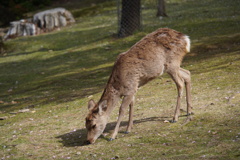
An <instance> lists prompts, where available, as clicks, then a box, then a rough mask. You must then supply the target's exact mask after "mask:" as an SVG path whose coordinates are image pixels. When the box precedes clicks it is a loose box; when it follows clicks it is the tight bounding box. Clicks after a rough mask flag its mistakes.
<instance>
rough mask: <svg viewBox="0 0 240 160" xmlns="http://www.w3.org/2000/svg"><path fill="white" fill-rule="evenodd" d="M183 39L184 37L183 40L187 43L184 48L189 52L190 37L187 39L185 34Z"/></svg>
mask: <svg viewBox="0 0 240 160" xmlns="http://www.w3.org/2000/svg"><path fill="white" fill-rule="evenodd" d="M184 39H185V41H186V43H187V45H186V50H187V52H190V45H191V41H190V39H189V37H188V36H185V37H184Z"/></svg>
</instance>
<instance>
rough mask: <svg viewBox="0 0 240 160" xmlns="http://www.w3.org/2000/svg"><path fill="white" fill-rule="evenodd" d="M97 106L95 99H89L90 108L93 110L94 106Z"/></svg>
mask: <svg viewBox="0 0 240 160" xmlns="http://www.w3.org/2000/svg"><path fill="white" fill-rule="evenodd" d="M95 106H96V103H95V102H94V100H92V99H91V100H90V101H88V110H92V109H93V108H94V107H95Z"/></svg>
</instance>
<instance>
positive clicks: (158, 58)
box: [86, 28, 192, 144]
mask: <svg viewBox="0 0 240 160" xmlns="http://www.w3.org/2000/svg"><path fill="white" fill-rule="evenodd" d="M189 51H190V39H189V38H188V36H186V35H184V34H182V33H180V32H177V31H175V30H172V29H168V28H163V29H158V30H156V31H155V32H153V33H150V34H148V35H147V36H145V37H144V38H143V39H141V40H140V41H139V42H137V43H136V44H135V45H133V46H132V47H131V48H130V49H129V50H128V51H127V52H124V53H121V54H120V55H119V56H118V58H117V61H116V62H115V64H114V67H113V70H112V73H111V76H110V78H109V80H108V83H107V85H106V87H105V90H104V92H103V94H102V96H101V98H100V100H99V101H98V103H95V102H94V101H93V100H90V101H89V102H88V109H89V114H88V116H87V117H86V128H87V143H88V144H91V143H94V142H95V140H96V139H97V138H98V137H99V136H100V135H101V134H102V133H103V131H104V129H105V127H106V124H107V121H108V118H109V116H110V114H111V112H112V110H113V109H114V107H115V105H116V103H117V102H118V101H119V100H120V98H121V97H122V104H121V106H120V111H119V117H118V120H117V124H116V126H115V129H114V132H113V133H112V135H111V138H110V139H109V140H113V139H115V138H116V135H117V133H118V130H119V126H120V123H121V121H122V118H123V116H124V113H125V111H126V109H127V107H128V106H129V107H130V109H129V122H128V126H127V131H126V133H128V132H130V131H131V128H132V126H133V104H134V95H135V94H136V92H137V90H138V88H139V87H141V86H143V85H144V84H146V83H147V82H149V81H150V80H153V79H154V78H156V77H158V76H159V75H162V74H163V73H164V72H167V73H168V74H169V75H170V76H171V77H172V79H173V80H174V82H175V83H176V86H177V90H178V97H177V105H176V109H175V114H174V117H173V120H172V122H177V121H178V116H179V114H180V101H181V97H182V93H183V89H184V85H185V86H186V97H187V98H186V100H187V115H190V114H191V113H192V112H191V93H190V88H191V77H190V72H189V71H188V70H185V69H182V68H180V65H181V62H182V59H183V57H184V56H185V55H186V53H187V52H189Z"/></svg>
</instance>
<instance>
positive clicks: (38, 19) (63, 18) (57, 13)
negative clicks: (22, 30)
mask: <svg viewBox="0 0 240 160" xmlns="http://www.w3.org/2000/svg"><path fill="white" fill-rule="evenodd" d="M33 22H34V24H36V25H37V27H39V28H41V29H42V30H44V31H52V30H53V29H55V28H59V27H64V26H66V25H67V24H70V23H74V22H75V20H74V18H73V16H72V14H71V13H70V12H69V11H68V10H66V9H65V8H54V9H50V10H46V11H42V12H39V13H37V14H35V15H34V16H33Z"/></svg>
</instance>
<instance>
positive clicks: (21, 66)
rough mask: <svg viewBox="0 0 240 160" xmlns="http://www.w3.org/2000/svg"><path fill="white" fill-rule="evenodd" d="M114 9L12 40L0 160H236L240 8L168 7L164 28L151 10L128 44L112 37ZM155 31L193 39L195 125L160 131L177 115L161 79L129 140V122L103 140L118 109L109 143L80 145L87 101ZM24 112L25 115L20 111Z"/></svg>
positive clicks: (169, 87) (140, 104) (0, 71)
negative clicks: (165, 29) (122, 55)
mask: <svg viewBox="0 0 240 160" xmlns="http://www.w3.org/2000/svg"><path fill="white" fill-rule="evenodd" d="M104 4H106V5H104ZM113 5H115V4H114V3H111V2H109V3H106V2H105V3H103V4H102V6H105V8H104V9H101V12H99V14H97V13H93V14H92V13H91V14H85V15H86V16H84V17H78V18H77V23H76V24H74V25H72V26H69V27H66V28H64V29H61V30H60V31H55V32H52V33H49V34H44V35H40V36H34V37H21V38H17V39H14V40H10V41H7V42H6V45H7V48H8V52H7V54H5V55H1V57H0V91H1V92H0V109H1V110H0V117H5V118H7V119H5V120H1V121H0V130H1V136H0V157H1V158H2V159H239V157H240V150H239V148H240V143H239V141H240V126H239V124H240V109H239V107H240V105H239V104H240V82H239V79H240V74H239V70H240V34H239V22H240V16H239V6H240V5H239V2H238V1H235V0H229V1H226V0H220V1H219V0H206V1H193V0H187V1H186V0H171V1H168V4H167V5H168V10H167V11H168V15H169V16H170V17H169V18H164V19H162V20H159V19H156V18H155V17H154V16H155V14H154V13H155V10H152V9H151V8H148V7H145V9H144V10H143V12H144V14H143V15H145V18H143V24H144V26H143V30H142V31H140V32H137V33H136V34H135V35H133V36H130V37H128V38H125V39H116V38H114V37H113V36H112V35H113V34H115V33H116V30H117V22H116V16H115V12H116V11H115V8H114V6H113ZM88 7H89V6H88ZM92 7H95V6H92ZM96 8H98V7H96ZM82 10H83V9H79V10H77V9H76V8H74V11H75V13H79V14H80V13H82V12H83V11H84V12H85V11H86V10H87V9H86V10H83V11H82ZM113 13H114V15H113ZM159 27H169V28H173V29H176V30H179V31H181V32H184V33H186V34H188V35H189V36H190V37H191V39H192V51H191V53H190V54H188V55H187V57H186V58H185V59H184V61H183V65H182V66H183V68H186V69H188V70H190V71H191V73H192V94H193V107H194V113H195V115H194V116H193V118H194V119H193V121H191V122H189V123H185V118H186V117H185V116H184V113H182V116H181V117H180V120H179V122H178V123H176V124H169V123H164V120H170V119H171V117H172V115H173V111H174V107H175V102H176V94H177V93H176V89H175V84H174V83H173V82H172V81H171V80H170V78H169V77H168V75H164V76H163V77H161V78H158V79H156V80H154V81H152V82H150V83H149V84H147V85H146V86H144V87H142V88H141V89H139V92H138V93H137V97H136V105H135V112H134V119H135V121H134V129H133V132H132V133H130V134H127V135H126V134H124V133H123V132H122V131H124V130H125V127H126V124H127V116H126V119H125V120H124V122H123V123H122V127H121V129H120V130H121V132H120V133H119V134H118V139H116V140H115V141H112V142H108V141H106V138H107V137H108V136H109V134H110V133H111V131H112V130H113V127H114V125H115V122H116V117H117V115H118V110H117V109H116V110H115V111H114V112H113V114H112V116H111V120H110V122H109V124H108V126H107V128H106V130H105V134H104V135H105V136H102V137H101V138H99V139H98V140H97V142H96V143H95V144H93V145H89V146H84V145H83V142H84V141H85V139H86V130H85V127H84V123H85V122H84V118H85V116H86V113H87V101H88V100H89V99H90V98H93V99H96V100H97V99H98V98H99V97H100V96H101V93H102V90H103V88H104V86H105V84H106V82H107V79H108V76H109V74H110V71H111V67H112V65H113V63H114V61H115V59H116V56H117V55H118V54H119V53H121V52H123V51H126V50H127V49H128V48H129V47H131V46H132V45H133V44H134V43H135V42H137V41H138V40H139V39H141V38H142V37H143V36H144V35H145V34H147V33H149V32H152V31H153V30H155V29H156V28H159ZM182 106H183V107H185V106H186V104H185V102H184V100H183V101H182ZM23 109H28V110H25V111H26V112H24V113H20V112H19V110H20V111H22V112H23V111H24V110H23Z"/></svg>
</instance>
